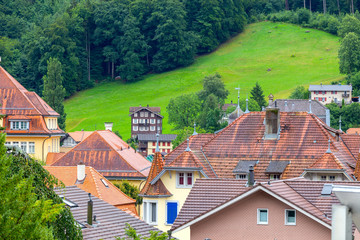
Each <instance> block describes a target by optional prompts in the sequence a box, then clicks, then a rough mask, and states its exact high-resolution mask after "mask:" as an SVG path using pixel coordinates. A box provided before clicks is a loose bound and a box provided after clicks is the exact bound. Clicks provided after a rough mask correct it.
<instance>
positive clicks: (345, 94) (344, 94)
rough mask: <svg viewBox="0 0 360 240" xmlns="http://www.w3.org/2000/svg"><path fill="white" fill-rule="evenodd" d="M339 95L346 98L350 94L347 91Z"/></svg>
mask: <svg viewBox="0 0 360 240" xmlns="http://www.w3.org/2000/svg"><path fill="white" fill-rule="evenodd" d="M341 96H342V97H343V98H348V97H349V96H350V94H348V93H343V94H342V95H341Z"/></svg>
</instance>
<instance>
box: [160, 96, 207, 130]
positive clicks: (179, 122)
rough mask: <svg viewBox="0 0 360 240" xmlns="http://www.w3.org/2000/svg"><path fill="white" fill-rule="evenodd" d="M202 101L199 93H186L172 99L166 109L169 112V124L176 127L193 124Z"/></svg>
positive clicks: (181, 127) (180, 127)
mask: <svg viewBox="0 0 360 240" xmlns="http://www.w3.org/2000/svg"><path fill="white" fill-rule="evenodd" d="M200 109H201V102H200V100H199V98H198V96H197V94H186V95H181V96H179V97H176V98H172V99H170V102H169V104H168V105H167V107H166V110H167V112H168V114H169V120H168V121H169V124H172V125H173V126H174V129H183V128H185V127H189V126H192V125H193V124H194V122H195V120H196V118H197V116H198V115H199V112H200Z"/></svg>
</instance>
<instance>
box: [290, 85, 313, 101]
mask: <svg viewBox="0 0 360 240" xmlns="http://www.w3.org/2000/svg"><path fill="white" fill-rule="evenodd" d="M289 98H290V99H308V98H309V91H308V90H307V89H305V87H304V86H297V87H296V88H295V90H294V91H293V92H292V93H291V94H290V97H289Z"/></svg>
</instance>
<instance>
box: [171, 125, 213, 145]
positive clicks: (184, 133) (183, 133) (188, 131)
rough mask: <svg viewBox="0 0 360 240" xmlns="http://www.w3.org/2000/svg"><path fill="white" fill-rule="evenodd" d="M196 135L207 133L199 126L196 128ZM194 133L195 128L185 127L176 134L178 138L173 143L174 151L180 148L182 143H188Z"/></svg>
mask: <svg viewBox="0 0 360 240" xmlns="http://www.w3.org/2000/svg"><path fill="white" fill-rule="evenodd" d="M195 129H196V133H206V131H205V130H204V129H202V128H200V127H199V126H197V127H196V128H195ZM193 133H194V127H185V128H183V129H181V130H179V131H177V132H176V135H177V136H176V138H175V139H174V140H173V141H172V146H173V149H175V148H176V147H177V146H179V145H180V144H181V143H183V142H184V141H186V139H188V138H189V137H190V136H191V135H192V134H193Z"/></svg>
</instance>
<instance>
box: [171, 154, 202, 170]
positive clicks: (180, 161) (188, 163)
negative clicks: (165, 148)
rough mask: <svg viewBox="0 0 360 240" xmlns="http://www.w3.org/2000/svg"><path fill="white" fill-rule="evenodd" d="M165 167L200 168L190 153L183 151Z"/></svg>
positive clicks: (193, 155) (198, 161)
mask: <svg viewBox="0 0 360 240" xmlns="http://www.w3.org/2000/svg"><path fill="white" fill-rule="evenodd" d="M166 167H173V168H202V166H201V162H200V160H199V159H198V158H197V157H196V155H195V154H194V153H193V152H192V151H184V152H183V153H182V154H180V155H179V156H178V157H177V158H175V159H174V161H172V162H171V163H170V164H168V165H166Z"/></svg>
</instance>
